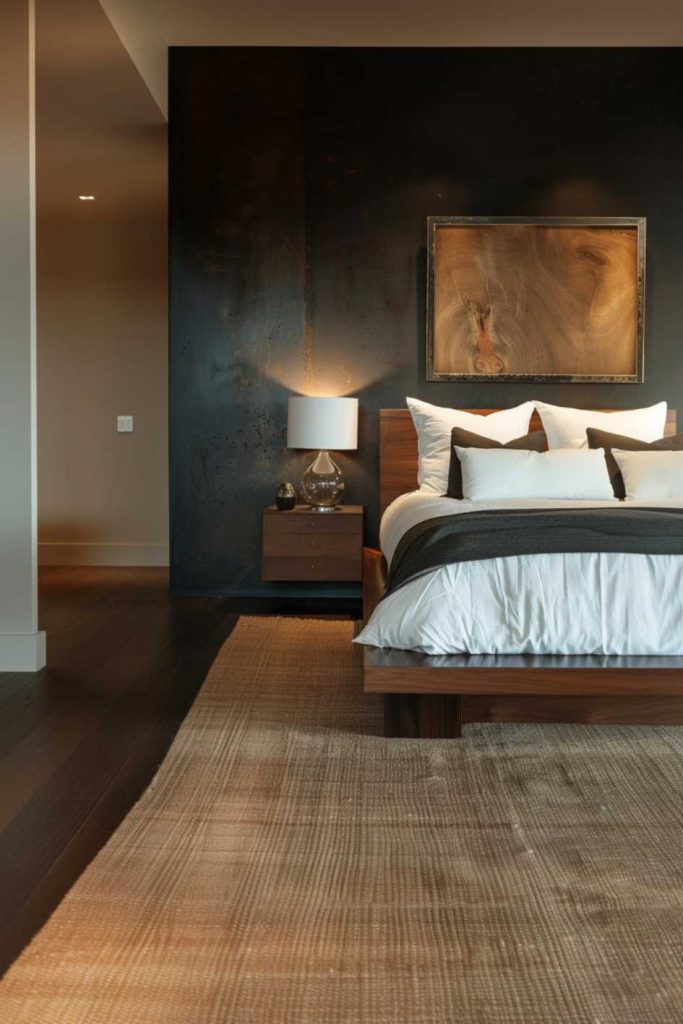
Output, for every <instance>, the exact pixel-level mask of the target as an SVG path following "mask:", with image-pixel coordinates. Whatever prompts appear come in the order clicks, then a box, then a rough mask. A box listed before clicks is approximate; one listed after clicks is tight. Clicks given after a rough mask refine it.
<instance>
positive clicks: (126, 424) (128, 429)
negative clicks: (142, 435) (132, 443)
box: [116, 416, 133, 434]
mask: <svg viewBox="0 0 683 1024" xmlns="http://www.w3.org/2000/svg"><path fill="white" fill-rule="evenodd" d="M116 429H117V430H118V432H119V434H132V433H133V417H132V416H117V417H116Z"/></svg>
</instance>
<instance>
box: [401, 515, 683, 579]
mask: <svg viewBox="0 0 683 1024" xmlns="http://www.w3.org/2000/svg"><path fill="white" fill-rule="evenodd" d="M578 551H595V552H602V551H622V552H626V553H629V554H643V555H683V508H629V507H628V506H624V505H620V506H619V507H615V508H590V509H583V508H568V509H551V510H546V509H501V510H498V511H495V512H463V513H461V514H459V515H453V516H440V517H439V518H438V519H428V520H426V521H425V522H423V523H418V524H417V526H413V527H412V529H410V530H408V532H407V533H406V534H404V536H403V537H402V538H401V541H400V543H399V545H398V547H397V548H396V551H395V553H394V557H393V558H392V561H391V567H390V569H389V578H388V581H387V591H386V592H387V594H390V593H391V592H392V591H393V590H397V589H398V587H401V586H403V585H404V584H405V583H408V582H410V580H414V579H416V578H417V577H418V576H422V575H424V573H427V572H430V571H431V570H432V569H438V568H439V567H440V566H442V565H451V564H452V563H454V562H473V561H478V560H480V559H484V558H506V557H508V556H510V555H538V554H553V553H557V552H567V553H569V552H578Z"/></svg>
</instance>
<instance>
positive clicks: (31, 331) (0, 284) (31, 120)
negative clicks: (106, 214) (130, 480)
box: [0, 0, 45, 672]
mask: <svg viewBox="0 0 683 1024" xmlns="http://www.w3.org/2000/svg"><path fill="white" fill-rule="evenodd" d="M34 38H35V33H34V0H2V2H0V671H5V672H7V671H10V672H17V671H19V672H24V671H25V672H32V671H36V670H37V669H39V668H42V666H43V665H44V664H45V635H44V634H43V633H39V632H38V577H37V571H38V570H37V539H38V537H37V520H38V517H37V488H36V464H37V459H36V454H37V453H36V245H35V237H36V224H35V211H36V195H35V48H34Z"/></svg>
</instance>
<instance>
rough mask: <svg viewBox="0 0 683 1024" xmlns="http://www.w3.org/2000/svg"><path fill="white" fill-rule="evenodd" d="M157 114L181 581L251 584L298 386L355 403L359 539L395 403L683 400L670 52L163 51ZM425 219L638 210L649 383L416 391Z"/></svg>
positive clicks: (290, 462)
mask: <svg viewBox="0 0 683 1024" xmlns="http://www.w3.org/2000/svg"><path fill="white" fill-rule="evenodd" d="M170 102H171V157H170V161H171V168H170V170H171V528H172V535H171V543H172V553H171V563H172V586H173V588H174V590H176V591H179V592H180V591H185V592H209V591H214V592H215V591H224V592H232V593H235V592H236V593H252V592H257V591H258V590H259V589H260V588H261V586H262V585H261V584H260V582H259V557H260V513H261V509H262V507H263V506H265V505H266V504H268V503H269V502H271V501H272V497H273V493H274V490H275V487H276V485H277V484H278V483H279V482H280V481H281V480H283V479H293V480H294V481H295V482H298V479H299V476H300V473H301V470H302V468H303V466H304V464H305V463H306V461H310V457H308V456H307V455H305V454H303V453H296V452H290V451H288V450H287V449H286V448H285V420H286V403H287V396H288V395H289V394H290V393H291V392H302V393H310V394H352V395H358V396H359V398H360V402H361V424H360V439H359V450H358V452H356V453H349V454H347V455H345V456H342V457H341V460H340V461H341V462H342V463H343V465H344V468H345V470H346V472H347V481H348V499H349V500H350V501H356V502H362V503H363V504H364V505H365V506H366V510H367V537H368V539H369V540H370V541H374V540H375V539H376V533H377V516H376V504H377V487H376V477H377V410H378V409H380V408H382V407H387V406H399V405H402V404H403V400H404V397H405V396H406V395H407V394H413V395H417V396H418V397H421V398H424V399H427V400H428V401H431V402H435V403H437V404H442V405H454V406H464V407H478V406H482V407H492V406H499V407H503V406H507V405H512V404H515V403H517V402H519V401H522V400H524V399H527V398H530V397H539V398H542V399H545V400H546V401H551V402H558V403H563V404H571V405H579V406H614V407H628V406H636V405H644V404H648V403H651V402H654V401H658V400H659V399H662V398H666V399H668V401H669V403H670V404H671V405H673V406H678V407H680V408H681V409H682V410H683V348H682V345H683V57H682V56H681V51H680V50H676V49H670V50H667V49H628V50H619V49H610V50H605V49H590V50H581V49H571V50H552V49H534V50H528V49H514V50H513V49H509V50H505V49H466V50H463V49H441V50H422V49H332V50H330V49H261V48H255V49H243V48H236V49H232V48H215V49H214V48H182V49H172V50H171V65H170ZM430 214H458V215H489V216H513V215H533V216H544V215H548V216H562V215H566V216H583V215H585V216H646V217H647V218H648V267H647V273H648V288H647V329H646V341H645V377H646V379H645V383H644V384H642V385H595V384H593V385H577V384H564V385H551V384H538V385H536V384H511V383H508V384H506V383H500V384H490V383H486V384H485V383H481V384H479V383H463V384H457V383H455V384H442V383H431V384H427V383H426V382H425V379H424V339H425V235H426V218H427V216H428V215H430ZM285 586H286V585H285ZM263 589H264V590H265V587H264V588H263ZM268 589H270V590H272V587H270V588H268Z"/></svg>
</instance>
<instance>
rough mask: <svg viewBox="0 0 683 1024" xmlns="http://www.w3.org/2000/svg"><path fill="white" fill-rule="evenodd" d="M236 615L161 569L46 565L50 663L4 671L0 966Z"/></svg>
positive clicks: (140, 777) (147, 768) (88, 854)
mask: <svg viewBox="0 0 683 1024" xmlns="http://www.w3.org/2000/svg"><path fill="white" fill-rule="evenodd" d="M237 617H238V616H237V615H236V614H235V613H234V612H230V611H227V610H226V608H225V602H221V601H220V600H217V599H211V598H185V599H173V600H171V599H169V597H168V583H167V572H166V571H165V570H161V569H81V568H68V569H59V568H54V569H52V568H51V569H46V570H44V571H43V572H42V574H41V594H40V619H41V628H43V629H46V630H47V634H48V660H49V668H48V669H46V670H44V671H43V672H39V673H37V674H35V675H33V674H27V673H17V674H10V673H4V674H1V675H0V971H3V970H5V969H6V967H7V966H8V964H9V963H10V962H11V960H12V959H13V958H14V957H15V956H16V955H17V954H18V953H19V952H20V950H21V949H22V948H23V946H24V945H25V944H26V942H27V941H28V940H29V939H30V937H31V935H32V934H33V933H34V932H35V931H36V930H37V929H38V928H39V927H40V925H41V924H42V923H43V922H44V921H45V919H46V918H47V917H48V916H49V914H50V912H51V911H52V910H53V909H54V907H55V906H56V905H57V903H58V902H59V900H60V899H61V897H62V896H63V895H64V893H65V892H66V890H67V889H68V888H69V887H70V885H71V884H72V883H73V882H74V881H75V880H76V878H77V877H78V876H79V874H80V873H81V871H82V870H83V868H84V867H85V866H86V864H87V863H88V862H89V861H90V860H91V859H92V857H93V856H94V855H95V853H97V851H98V850H99V849H100V847H101V846H102V845H103V844H104V843H105V842H106V840H107V838H108V837H109V835H110V834H111V833H112V831H113V830H114V829H115V828H116V826H117V825H118V823H119V822H120V821H121V819H122V818H123V817H124V815H125V814H126V812H127V811H128V809H129V808H130V807H131V805H132V804H133V803H134V802H135V800H136V799H137V798H138V797H139V795H140V794H141V792H142V791H143V789H144V788H145V786H146V785H147V784H148V782H149V780H150V778H151V776H152V775H153V773H154V771H155V769H156V767H157V766H158V764H159V762H160V761H161V760H162V758H163V756H164V754H165V752H166V750H167V749H168V747H169V745H170V743H171V740H172V739H173V736H174V735H175V732H176V730H177V728H178V725H179V724H180V722H181V721H182V719H183V717H184V715H185V713H186V712H187V710H188V708H189V706H190V704H191V703H192V700H193V698H194V695H195V694H196V692H197V689H198V688H199V686H200V685H201V683H202V680H203V679H204V677H205V675H206V672H207V670H208V668H209V665H210V664H211V661H212V660H213V658H214V656H215V654H216V652H217V650H218V648H219V646H220V644H221V643H222V641H223V640H224V639H225V638H226V637H227V636H228V634H229V633H230V631H231V629H232V628H233V626H234V624H235V622H236V620H237Z"/></svg>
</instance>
